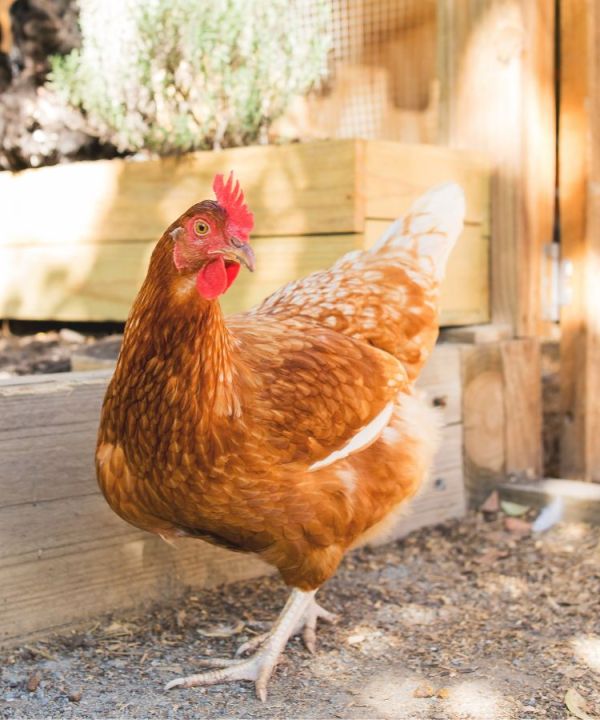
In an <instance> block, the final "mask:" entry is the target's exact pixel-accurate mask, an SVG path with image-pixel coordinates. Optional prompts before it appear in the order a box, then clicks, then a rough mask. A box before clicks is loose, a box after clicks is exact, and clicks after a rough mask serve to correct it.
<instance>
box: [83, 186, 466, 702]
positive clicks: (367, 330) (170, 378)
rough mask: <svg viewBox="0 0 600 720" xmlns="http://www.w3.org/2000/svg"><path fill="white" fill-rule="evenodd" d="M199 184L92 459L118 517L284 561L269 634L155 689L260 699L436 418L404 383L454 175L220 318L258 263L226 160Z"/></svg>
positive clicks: (434, 321) (433, 288)
mask: <svg viewBox="0 0 600 720" xmlns="http://www.w3.org/2000/svg"><path fill="white" fill-rule="evenodd" d="M213 188H214V191H215V194H216V200H205V201H203V202H200V203H198V204H197V205H194V206H193V207H191V208H190V209H189V210H188V211H187V212H185V213H184V214H183V215H182V216H181V217H180V218H178V219H177V220H176V221H175V222H174V223H173V224H172V225H171V226H170V227H169V228H168V229H167V230H166V231H165V233H164V235H163V236H162V238H161V239H160V241H159V242H158V244H157V245H156V248H155V250H154V252H153V255H152V258H151V261H150V265H149V269H148V274H147V276H146V279H145V281H144V283H143V285H142V288H141V290H140V292H139V294H138V296H137V298H136V300H135V302H134V305H133V308H132V311H131V314H130V316H129V319H128V321H127V326H126V328H125V336H124V340H123V346H122V350H121V353H120V356H119V360H118V363H117V367H116V370H115V373H114V376H113V378H112V381H111V383H110V385H109V387H108V390H107V393H106V398H105V401H104V405H103V409H102V417H101V424H100V430H99V437H98V446H97V453H96V462H97V474H98V481H99V484H100V487H101V489H102V492H103V493H104V496H105V497H106V500H107V501H108V503H109V504H110V506H111V507H112V509H113V510H114V511H115V512H116V513H117V514H118V515H120V516H121V517H122V518H124V519H125V520H127V521H128V522H129V523H131V524H132V525H135V526H136V527H138V528H142V529H144V530H148V531H150V532H153V533H157V534H159V535H161V536H162V537H163V538H165V539H167V540H168V539H172V538H176V537H181V536H186V537H193V538H199V539H201V540H205V541H208V542H210V543H214V544H217V545H220V546H222V547H225V548H230V549H232V550H237V551H243V552H252V553H257V554H258V555H260V557H262V558H263V559H264V560H266V561H267V562H269V563H271V564H272V565H274V566H275V567H276V568H277V569H278V570H279V573H280V574H281V576H282V578H283V580H284V581H285V583H286V584H287V585H288V586H290V587H291V588H292V590H291V594H290V597H289V600H288V602H287V604H286V606H285V607H284V609H283V611H282V613H281V615H280V616H279V618H278V620H277V621H276V623H275V624H274V626H273V628H272V630H271V631H270V632H269V633H267V635H266V636H265V637H261V638H259V639H257V640H256V641H254V642H252V643H247V644H246V645H244V646H242V648H240V650H239V651H238V653H237V655H238V656H237V657H235V658H232V659H222V660H215V659H207V660H203V661H202V660H201V661H199V663H200V664H201V665H203V666H205V667H206V666H208V667H211V668H213V669H210V670H207V671H204V672H202V673H200V674H196V675H191V676H189V677H185V678H179V679H176V680H173V681H172V682H170V683H169V684H168V685H167V688H172V687H177V686H179V687H191V686H194V685H206V684H213V683H221V682H225V681H229V680H251V681H254V682H255V685H256V692H257V695H258V697H259V698H260V699H262V700H263V701H264V700H265V698H266V695H267V683H268V681H269V678H270V676H271V674H272V672H273V669H274V667H275V665H276V663H277V660H278V658H279V656H280V654H281V653H282V651H283V650H284V648H285V645H286V643H287V641H288V639H289V638H290V637H291V636H292V635H294V634H297V633H300V632H301V633H302V634H303V637H304V641H305V644H306V646H307V647H308V649H309V650H314V646H315V630H316V623H317V620H318V619H323V620H326V621H327V620H330V621H331V620H333V619H334V618H333V616H332V615H331V614H330V613H328V612H327V611H326V610H324V609H323V608H321V607H320V606H319V605H318V604H317V602H316V600H315V594H316V592H317V590H318V588H319V587H320V586H321V585H322V584H323V583H324V582H325V581H326V580H327V579H328V578H329V577H331V575H332V574H333V573H334V572H335V570H336V568H337V567H338V564H339V563H340V561H341V559H342V557H343V556H344V553H345V552H346V551H347V550H348V549H349V548H352V547H355V546H356V545H358V544H360V543H363V542H365V541H366V540H367V539H370V538H372V537H374V536H375V535H376V534H377V533H378V532H380V531H381V530H382V528H383V527H384V526H385V525H386V523H387V522H389V521H390V519H392V520H393V518H394V516H395V513H396V511H397V510H398V508H399V507H400V506H401V505H402V504H403V503H404V502H405V501H406V500H407V499H409V498H410V497H411V496H413V495H414V494H415V492H416V491H417V489H418V488H419V486H420V484H421V483H422V482H423V479H424V478H425V477H426V475H427V471H428V468H429V467H430V465H431V461H432V457H433V454H434V452H435V449H436V446H437V431H436V418H435V416H434V411H432V410H431V409H429V407H428V406H427V405H426V404H425V403H424V402H423V401H422V400H421V399H420V398H419V397H418V395H417V394H416V393H415V391H414V387H413V386H414V381H415V379H416V378H417V376H418V374H419V371H420V370H421V368H422V367H423V365H424V363H425V362H426V360H427V357H428V356H429V354H430V352H431V350H432V348H433V346H434V344H435V341H436V338H437V334H438V295H439V285H440V281H441V279H442V277H443V275H444V269H445V265H446V260H447V258H448V255H449V253H450V251H451V249H452V247H453V245H454V243H455V241H456V240H457V238H458V236H459V234H460V232H461V229H462V222H463V215H464V199H463V194H462V191H461V190H460V188H459V187H458V186H457V185H454V184H447V185H444V186H440V187H438V188H435V189H433V190H431V191H430V192H429V193H427V194H426V195H425V196H423V197H422V198H421V199H420V200H418V201H417V202H416V203H415V204H414V206H413V207H412V208H411V210H410V211H409V213H408V214H407V216H406V217H405V218H401V219H400V220H398V221H396V222H395V223H394V224H393V225H392V226H391V227H390V228H389V230H388V231H387V232H386V233H385V234H384V235H383V237H382V238H381V239H380V240H379V242H378V243H377V244H376V245H375V246H374V247H373V248H371V249H370V250H367V251H353V252H351V253H349V254H347V255H345V256H344V257H342V258H341V259H340V260H339V261H338V262H337V263H336V264H335V265H334V266H333V267H332V268H331V269H329V270H325V271H321V272H316V273H313V274H312V275H309V276H308V277H307V278H305V279H302V280H298V281H296V282H292V283H289V284H288V285H286V286H285V287H283V288H282V289H280V290H279V291H278V292H276V293H275V294H274V295H271V297H269V298H268V299H267V300H265V301H264V302H263V303H262V304H261V305H259V306H257V307H255V308H253V309H252V310H250V311H248V312H246V313H241V314H237V315H234V316H231V317H228V318H224V317H223V314H222V312H221V309H220V306H219V302H218V298H219V296H220V295H222V294H223V293H224V292H226V291H227V289H228V288H229V287H230V286H231V285H232V283H233V282H234V281H235V279H236V276H237V274H238V271H239V270H240V267H241V266H242V265H244V266H245V267H246V268H248V269H249V270H253V269H254V264H255V258H254V255H253V252H252V249H251V247H250V245H249V242H248V241H249V234H250V232H251V230H252V227H253V216H252V214H251V212H250V211H249V210H248V208H247V205H246V203H245V200H244V195H243V193H242V191H241V189H240V187H239V183H237V182H234V179H233V176H232V175H230V176H229V178H228V180H227V182H225V181H224V178H223V176H220V175H219V176H217V177H216V179H215V181H214V185H213ZM257 647H258V648H259V649H258V650H257V651H256V653H255V654H254V655H252V656H250V657H240V656H241V655H243V654H244V653H247V652H248V651H250V650H256V648H257Z"/></svg>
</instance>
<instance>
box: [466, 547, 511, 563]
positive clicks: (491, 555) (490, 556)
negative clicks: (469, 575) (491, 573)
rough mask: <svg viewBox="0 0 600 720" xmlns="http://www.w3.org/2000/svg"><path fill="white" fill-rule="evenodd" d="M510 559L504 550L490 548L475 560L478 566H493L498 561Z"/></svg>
mask: <svg viewBox="0 0 600 720" xmlns="http://www.w3.org/2000/svg"><path fill="white" fill-rule="evenodd" d="M505 557H508V553H507V552H506V551H504V550H498V549H497V548H488V549H487V550H486V551H485V552H484V553H483V554H481V555H478V556H477V557H476V558H474V560H475V562H476V563H477V564H478V565H493V564H494V563H495V562H496V560H501V559H502V558H505Z"/></svg>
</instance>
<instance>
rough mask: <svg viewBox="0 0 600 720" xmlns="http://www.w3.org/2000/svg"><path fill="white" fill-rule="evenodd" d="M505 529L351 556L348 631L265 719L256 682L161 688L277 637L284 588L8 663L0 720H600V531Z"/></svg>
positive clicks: (483, 524) (289, 676) (325, 638)
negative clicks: (259, 638)
mask: <svg viewBox="0 0 600 720" xmlns="http://www.w3.org/2000/svg"><path fill="white" fill-rule="evenodd" d="M504 522H505V518H503V517H501V516H495V517H492V519H485V518H484V517H483V516H482V515H481V514H472V515H470V516H469V517H468V518H467V519H465V520H463V521H462V522H453V523H448V524H446V525H442V526H439V527H437V528H435V529H431V528H429V529H425V530H421V531H419V532H417V533H414V534H412V535H410V536H409V537H407V538H405V539H404V540H402V541H400V542H397V543H395V544H393V545H388V546H385V547H381V548H377V549H374V550H372V549H366V550H360V551H358V552H355V553H353V554H351V555H350V556H349V557H347V558H346V560H345V562H344V564H343V566H342V567H341V568H340V570H339V571H338V573H337V575H336V576H335V578H333V579H332V580H331V581H330V582H329V583H327V585H326V586H325V587H324V588H323V589H322V591H321V593H320V600H321V603H322V604H323V605H324V606H325V607H327V608H329V609H331V610H334V611H335V612H338V613H339V614H340V615H341V620H340V622H339V623H338V624H337V625H336V626H329V625H325V626H322V627H321V631H320V633H319V638H320V645H319V648H318V650H317V653H316V655H315V656H314V657H313V656H310V655H309V654H308V652H307V651H306V650H305V649H304V647H303V646H302V645H301V643H300V641H299V640H298V639H295V640H294V641H292V642H291V644H290V646H289V648H288V651H287V653H286V655H285V657H284V659H283V661H282V662H281V664H280V665H279V667H278V668H277V670H276V672H275V675H274V677H273V678H272V680H271V684H270V688H269V690H270V693H269V698H268V700H267V703H266V704H264V705H263V704H261V703H260V702H259V701H257V700H256V699H255V697H254V692H253V688H252V686H251V684H250V683H244V684H237V685H229V686H213V687H210V688H206V689H198V688H193V689H187V690H172V691H170V692H168V693H167V692H165V691H164V690H163V686H164V684H165V683H166V682H167V681H168V680H170V679H172V678H173V677H175V676H177V675H179V674H180V673H182V672H183V673H189V672H193V671H195V670H196V669H197V665H196V664H195V662H194V661H195V658H197V657H201V656H219V655H224V656H228V655H231V654H232V653H233V651H234V649H235V648H236V647H237V645H238V644H240V643H241V642H243V641H244V640H246V639H248V638H250V637H252V635H253V634H255V633H257V632H260V631H263V630H264V629H265V628H267V627H268V623H269V621H270V620H272V619H273V618H274V617H275V615H276V614H277V612H278V610H279V609H280V607H281V606H282V605H283V603H284V600H285V596H286V589H285V588H284V587H283V585H282V584H281V582H280V581H279V580H278V579H277V578H276V577H272V578H263V579H260V580H256V581H254V582H245V583H238V584H234V585H230V586H227V587H225V588H220V589H217V590H210V591H193V592H190V593H189V594H188V595H187V596H186V597H185V598H182V599H181V601H180V602H177V604H176V605H172V606H169V607H156V606H155V607H151V608H149V609H148V610H147V611H146V612H143V613H140V612H138V613H130V614H123V613H118V614H117V613H115V614H114V615H113V616H112V617H104V618H101V619H99V620H97V621H96V622H93V623H90V625H89V626H88V627H86V628H82V629H80V630H79V631H76V632H74V631H72V632H71V633H69V634H65V635H62V636H56V637H53V638H51V639H49V640H47V641H45V642H32V643H30V644H28V645H27V646H24V647H21V648H18V649H13V650H11V651H10V652H9V653H8V654H5V656H4V657H1V658H0V666H1V668H2V676H1V680H0V698H1V700H0V715H1V716H2V717H3V718H42V717H44V718H45V717H61V718H89V717H94V718H106V717H118V718H146V717H148V718H158V717H160V718H189V717H198V718H202V717H207V718H208V717H210V718H281V717H285V718H315V719H317V718H319V719H320V718H411V719H412V718H417V719H420V718H430V719H432V720H433V719H434V718H435V719H438V718H439V719H440V720H441V719H442V718H443V719H446V718H449V719H451V720H454V719H456V720H458V719H459V718H473V719H474V720H494V719H498V720H513V719H514V720H516V719H517V718H518V719H519V720H527V719H528V718H531V719H532V720H534V719H537V718H552V719H556V718H567V717H569V711H568V709H567V705H566V704H565V696H566V694H567V692H569V695H568V698H567V703H568V704H569V706H570V707H571V711H572V713H573V714H574V715H575V716H577V717H580V718H582V720H583V719H584V718H585V717H586V716H585V712H587V713H588V715H589V716H590V717H600V693H599V687H600V683H599V680H600V615H599V612H598V609H599V606H598V602H599V601H598V599H599V598H600V528H590V527H588V526H584V525H563V526H557V527H555V528H553V529H552V530H550V531H548V532H547V533H546V534H544V535H538V536H531V535H527V536H522V535H520V534H516V533H515V532H508V531H506V530H505V526H504ZM219 635H221V636H223V635H224V636H225V637H218V636H219ZM586 701H587V706H585V705H584V702H586ZM586 720H587V719H586Z"/></svg>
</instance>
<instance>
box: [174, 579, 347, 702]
mask: <svg viewBox="0 0 600 720" xmlns="http://www.w3.org/2000/svg"><path fill="white" fill-rule="evenodd" d="M315 593H316V590H311V591H310V592H304V591H302V590H297V589H295V590H292V593H291V595H290V597H289V599H288V601H287V603H286V605H285V607H284V608H283V610H282V612H281V614H280V615H279V617H278V618H277V621H276V622H275V624H274V625H273V628H272V629H271V631H270V632H269V633H268V634H267V636H266V637H264V638H263V637H262V636H258V637H256V638H254V639H253V640H251V641H249V642H248V643H245V645H243V646H242V647H241V648H240V650H242V651H243V652H246V651H248V650H250V649H253V648H255V647H256V646H257V645H260V644H261V641H262V646H261V648H260V650H258V652H256V654H255V655H252V656H251V657H249V658H245V659H241V658H234V659H223V660H220V659H216V658H207V659H206V660H203V661H200V664H201V665H204V666H209V667H214V668H217V669H215V670H209V671H207V672H203V673H198V674H196V675H188V676H187V677H183V678H177V679H176V680H171V682H169V683H168V684H167V686H166V688H165V689H166V690H171V689H172V688H175V687H182V688H187V687H195V686H197V685H217V684H219V683H224V682H231V681H236V680H251V681H253V682H254V683H255V687H256V696H257V697H258V698H259V700H261V701H262V702H264V701H265V700H266V699H267V684H268V682H269V679H270V677H271V675H272V674H273V670H274V669H275V666H276V665H277V662H278V661H279V658H280V656H281V653H282V652H283V650H284V648H285V646H286V644H287V641H288V640H289V639H290V637H291V636H292V635H294V634H295V633H298V632H301V631H303V630H304V629H305V628H306V627H309V628H311V633H312V636H311V637H312V647H313V650H314V632H315V627H316V622H317V618H318V617H322V618H324V619H326V620H329V621H333V619H334V616H332V615H331V613H327V611H325V610H323V608H321V607H320V606H319V605H317V603H316V602H315V600H314V596H315ZM305 641H306V636H305ZM307 647H308V645H307ZM309 649H310V648H309ZM238 652H239V651H238Z"/></svg>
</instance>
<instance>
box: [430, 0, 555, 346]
mask: <svg viewBox="0 0 600 720" xmlns="http://www.w3.org/2000/svg"><path fill="white" fill-rule="evenodd" d="M438 9H439V28H440V32H439V35H438V37H439V58H440V63H439V68H440V72H441V78H440V82H441V88H442V96H441V107H440V116H441V118H440V124H441V128H442V142H446V143H448V144H449V145H450V146H451V147H456V148H464V149H471V150H476V151H479V152H484V153H486V154H487V156H488V157H489V158H490V160H491V162H492V164H493V173H494V177H493V182H492V207H493V213H492V232H491V237H492V245H491V248H492V249H491V269H492V273H491V298H492V319H493V321H494V322H497V323H508V324H510V326H511V327H512V328H513V331H514V333H515V334H516V335H535V334H538V333H543V332H546V331H547V328H546V325H545V324H544V322H543V318H542V308H541V297H540V283H541V259H542V248H543V245H544V244H545V243H548V242H550V241H551V240H552V230H553V220H554V186H555V145H556V133H555V122H554V118H555V109H554V100H555V89H554V64H553V61H554V3H553V2H547V0H464V2H459V3H456V2H453V0H442V1H441V2H440V3H439V4H438Z"/></svg>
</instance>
